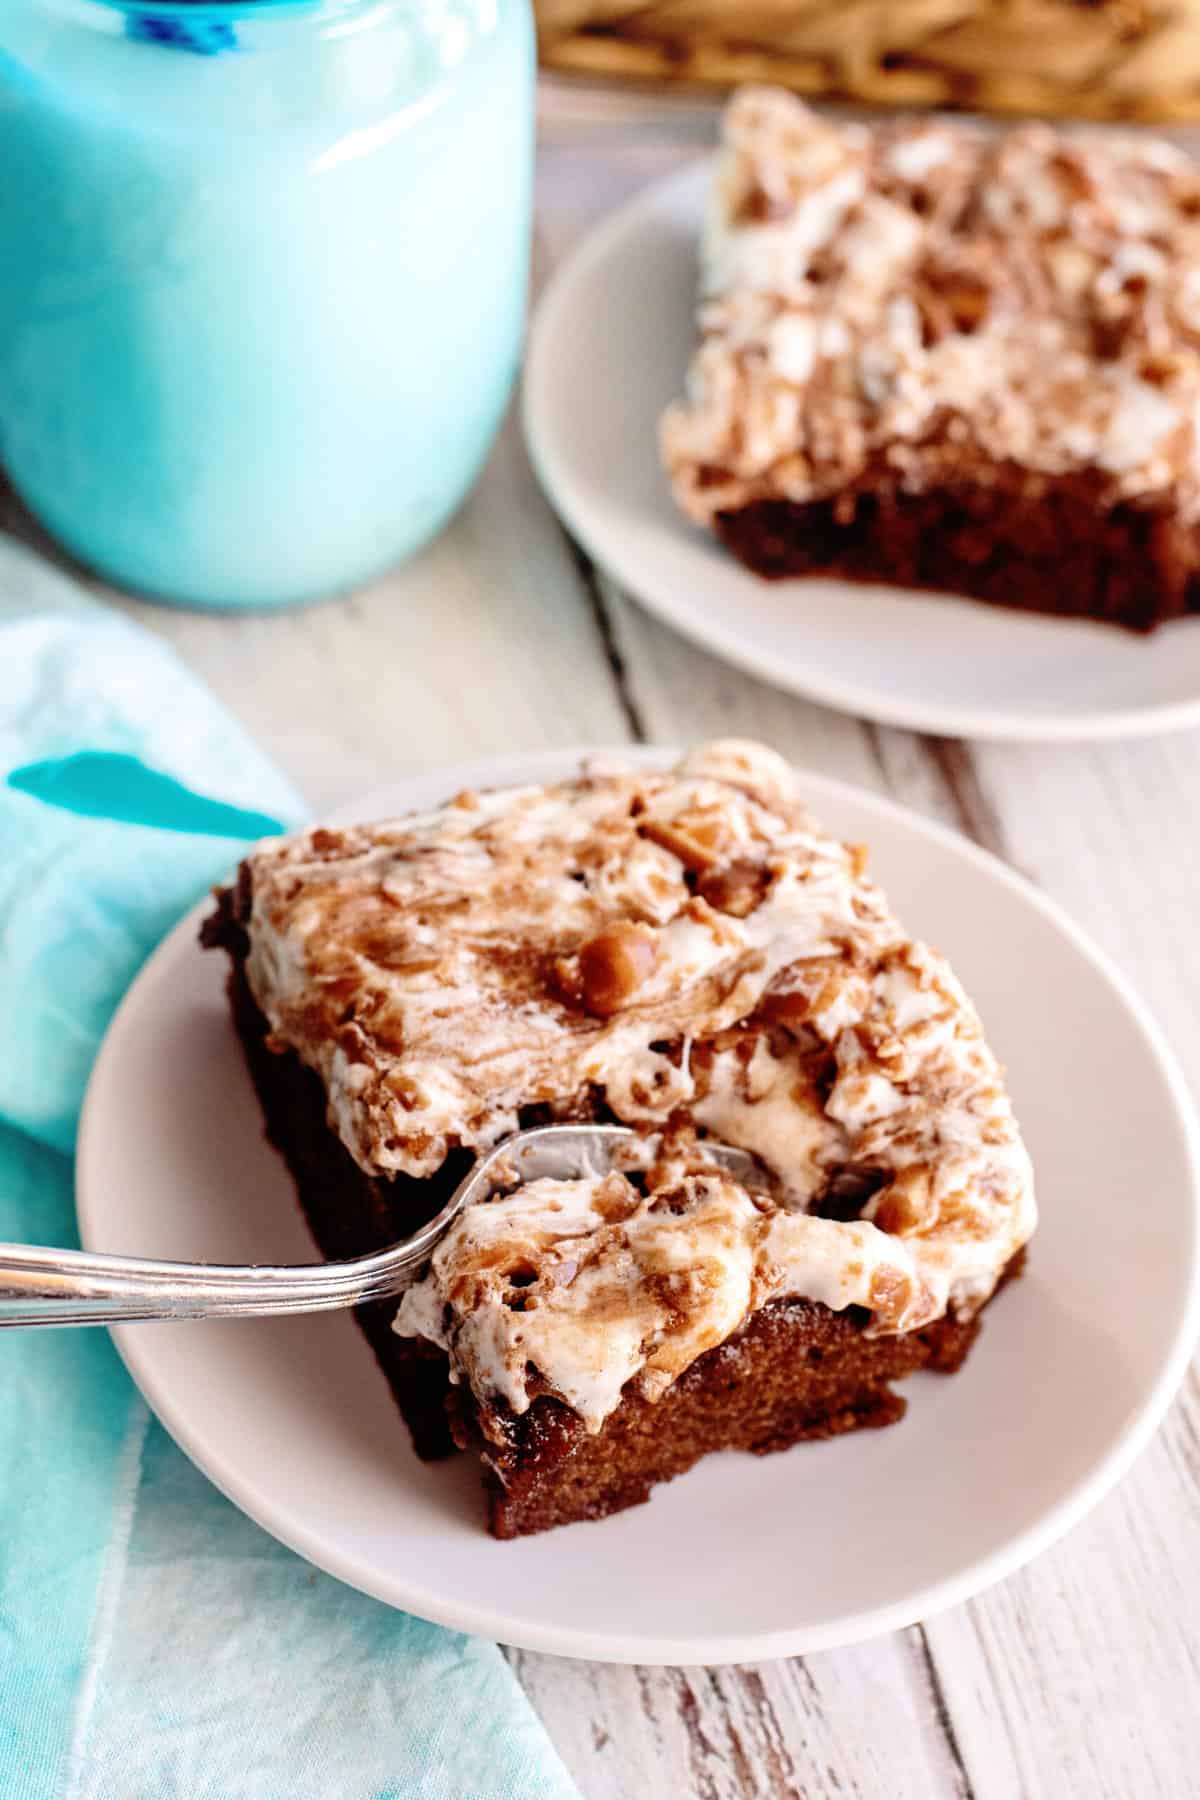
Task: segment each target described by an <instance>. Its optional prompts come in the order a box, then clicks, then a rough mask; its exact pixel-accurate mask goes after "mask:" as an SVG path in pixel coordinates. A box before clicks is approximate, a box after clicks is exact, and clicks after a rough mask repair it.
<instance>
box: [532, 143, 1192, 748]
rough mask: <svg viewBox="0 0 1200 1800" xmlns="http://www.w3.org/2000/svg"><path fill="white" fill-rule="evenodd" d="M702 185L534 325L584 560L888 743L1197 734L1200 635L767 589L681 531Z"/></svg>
mask: <svg viewBox="0 0 1200 1800" xmlns="http://www.w3.org/2000/svg"><path fill="white" fill-rule="evenodd" d="M711 167H712V165H711V163H710V162H708V161H706V162H703V163H700V164H699V165H694V166H692V167H690V168H687V169H685V170H683V171H682V173H679V174H676V175H673V176H671V177H670V178H669V179H668V180H666V181H663V182H660V183H658V184H657V185H656V186H654V187H651V188H649V189H647V191H646V192H645V193H643V194H640V195H639V196H638V197H637V198H636V199H635V200H633V201H632V202H631V203H630V204H628V205H627V206H625V207H623V208H622V209H621V211H619V212H617V213H616V214H614V215H613V217H612V218H610V219H608V220H606V221H605V222H604V223H603V224H602V225H600V226H599V228H598V229H597V230H595V231H593V232H592V233H591V234H590V236H589V237H588V238H587V239H586V240H585V241H584V243H583V244H582V245H581V246H580V247H579V249H578V250H577V251H576V252H575V254H574V255H573V256H572V257H571V258H570V260H569V261H568V262H567V263H566V264H565V265H564V267H563V268H562V269H561V270H560V271H559V272H558V274H557V275H556V276H555V278H554V280H553V281H552V282H551V283H550V286H549V287H548V289H547V290H546V293H545V296H544V297H543V299H542V302H541V304H540V306H539V308H538V311H537V315H536V318H535V320H534V325H533V332H532V337H531V341H530V348H529V355H528V358H527V361H526V369H525V386H524V414H525V431H526V437H527V439H528V443H529V449H530V454H531V456H532V458H533V462H534V466H535V468H536V469H537V471H538V474H539V476H540V478H541V481H542V484H543V486H544V487H545V489H546V491H547V493H548V494H549V496H550V499H551V500H552V502H553V503H554V505H555V507H556V508H557V509H558V511H559V512H560V513H561V515H562V517H563V519H564V520H565V521H566V523H567V525H568V526H569V528H570V530H571V531H572V532H573V533H574V534H575V536H576V537H577V538H578V539H579V541H580V542H581V543H582V544H583V546H584V548H585V549H586V550H587V552H588V554H589V555H590V556H591V557H592V558H593V559H594V560H595V561H596V562H597V563H599V564H600V566H601V567H602V568H604V569H606V570H607V571H608V572H609V573H610V574H611V575H612V576H614V577H615V579H616V580H617V581H618V582H620V583H621V585H622V586H623V587H625V588H627V589H628V590H629V592H630V593H631V594H633V595H634V596H635V597H636V598H637V599H639V600H640V601H642V603H643V604H644V605H645V606H647V607H648V608H649V609H650V611H651V612H654V613H657V614H658V615H659V617H660V618H662V619H665V620H666V622H667V624H668V625H673V626H674V627H675V629H676V630H677V631H681V632H683V633H684V635H685V636H687V637H690V638H694V639H695V640H696V641H697V642H698V643H701V644H704V645H705V646H706V647H707V648H708V649H710V650H714V651H716V653H717V654H718V655H720V656H723V657H725V658H726V659H727V660H728V661H729V662H731V663H735V664H737V665H738V666H739V667H741V668H743V669H747V670H749V672H750V673H751V674H753V675H759V676H761V677H762V678H763V679H764V680H766V681H772V682H774V683H775V684H776V685H777V686H779V687H785V688H792V689H794V690H795V691H796V692H797V693H801V694H807V695H808V696H809V697H810V698H812V699H814V700H821V701H824V702H825V703H826V705H829V706H836V707H840V708H841V709H842V710H843V711H845V712H852V713H858V714H860V715H862V716H863V717H866V718H870V719H878V720H881V721H882V722H883V723H884V724H888V725H902V726H906V727H908V728H910V729H911V730H914V731H929V732H941V733H945V734H946V735H948V736H955V737H979V738H1010V739H1012V738H1019V739H1042V740H1045V739H1051V738H1056V739H1080V738H1102V737H1119V736H1134V735H1138V734H1142V733H1147V732H1155V731H1168V730H1173V729H1175V728H1177V727H1180V726H1184V725H1189V724H1193V723H1195V722H1196V721H1197V720H1200V618H1195V619H1188V620H1183V621H1180V622H1178V623H1176V624H1174V625H1170V626H1167V627H1166V628H1165V629H1164V630H1162V631H1159V632H1158V633H1156V634H1155V635H1154V636H1153V637H1150V638H1148V639H1147V638H1139V637H1135V636H1134V635H1133V634H1131V633H1128V632H1125V631H1120V630H1117V629H1115V628H1114V627H1112V626H1104V625H1092V624H1088V623H1087V622H1085V621H1081V620H1075V621H1064V620H1054V619H1046V618H1037V617H1035V616H1033V615H1031V614H1029V615H1027V614H1021V613H1012V612H1008V611H1006V610H1004V609H999V608H995V607H990V606H988V605H986V604H984V603H983V602H981V601H975V600H963V599H955V598H953V597H951V596H947V595H931V594H917V593H913V592H911V591H906V590H903V589H896V588H886V587H873V586H862V585H858V584H855V583H852V582H844V581H835V580H828V579H820V578H811V579H805V580H796V581H785V582H767V581H763V580H761V579H760V578H759V577H758V576H756V575H752V574H751V573H750V572H749V571H748V570H747V569H744V568H743V567H742V565H741V564H740V563H738V562H737V561H735V559H734V558H733V557H732V556H731V555H730V554H729V553H728V552H727V551H726V550H724V549H722V547H721V546H720V544H718V543H717V542H716V540H715V539H714V538H712V537H710V536H708V535H707V534H706V533H703V532H701V531H699V530H697V529H696V528H695V527H694V526H691V525H689V524H688V523H687V521H686V520H685V519H684V518H683V517H682V515H681V514H680V513H679V512H677V510H676V508H675V506H674V503H673V501H672V499H671V495H670V491H669V488H668V485H667V481H666V477H665V476H664V474H663V472H662V470H661V468H660V466H659V461H658V450H657V441H656V430H657V421H658V417H659V414H660V413H661V412H662V409H663V407H664V406H665V405H666V404H667V402H668V401H669V400H672V399H674V398H675V397H676V396H678V395H679V394H681V393H682V391H683V378H684V369H685V367H686V364H687V359H688V355H689V352H690V349H691V345H692V339H693V307H694V299H695V288H696V259H697V242H698V235H699V230H700V220H701V216H702V212H703V207H704V200H705V194H706V190H707V185H708V181H709V179H710V174H711Z"/></svg>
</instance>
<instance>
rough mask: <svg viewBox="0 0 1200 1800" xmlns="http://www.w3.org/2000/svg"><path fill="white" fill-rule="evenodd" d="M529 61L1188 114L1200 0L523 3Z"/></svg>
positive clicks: (1047, 106)
mask: <svg viewBox="0 0 1200 1800" xmlns="http://www.w3.org/2000/svg"><path fill="white" fill-rule="evenodd" d="M535 3H536V9H537V13H538V27H539V38H540V43H541V53H542V60H543V62H544V63H545V65H546V66H547V67H549V68H553V69H558V70H562V71H564V72H568V73H571V74H575V75H592V76H608V77H616V78H619V79H623V80H636V81H646V82H655V83H659V84H662V83H671V84H677V85H680V86H691V87H721V88H724V87H728V86H731V85H732V84H734V83H736V82H739V81H774V82H780V83H782V84H783V85H784V86H787V87H790V88H794V89H795V91H796V92H797V93H800V94H810V95H825V96H828V97H830V98H834V97H837V98H840V99H844V100H856V101H860V102H861V101H867V102H872V103H878V104H880V105H895V106H963V107H969V108H972V109H974V110H985V111H994V112H1018V113H1044V114H1073V115H1075V116H1076V117H1081V118H1092V119H1152V120H1157V121H1160V122H1163V121H1166V122H1170V121H1177V122H1184V121H1188V120H1196V119H1200V0H658V3H657V4H656V3H655V0H650V4H642V5H638V4H635V3H633V0H590V3H589V0H535Z"/></svg>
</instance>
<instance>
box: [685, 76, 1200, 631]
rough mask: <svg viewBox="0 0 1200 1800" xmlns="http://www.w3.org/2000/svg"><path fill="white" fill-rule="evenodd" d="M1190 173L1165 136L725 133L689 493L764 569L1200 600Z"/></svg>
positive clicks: (1047, 604)
mask: <svg viewBox="0 0 1200 1800" xmlns="http://www.w3.org/2000/svg"><path fill="white" fill-rule="evenodd" d="M1198 257H1200V169H1197V167H1196V165H1195V163H1194V162H1193V161H1192V160H1191V159H1190V158H1189V157H1187V156H1186V155H1184V154H1183V153H1182V152H1181V151H1179V150H1176V149H1174V148H1173V147H1172V146H1171V145H1169V144H1166V143H1163V142H1159V141H1156V140H1154V139H1152V138H1135V137H1133V136H1123V137H1122V136H1107V135H1106V136H1101V135H1098V134H1092V135H1088V136H1083V135H1080V134H1077V133H1076V134H1070V133H1063V132H1059V131H1055V130H1053V129H1051V128H1050V127H1048V126H1045V125H1030V126H1023V127H1020V128H1017V129H1014V130H1009V131H1005V132H1001V133H998V134H993V135H988V134H985V133H984V132H982V131H981V130H979V129H978V128H975V127H972V126H968V125H964V124H959V123H951V122H948V121H946V120H944V119H942V120H937V119H934V120H913V119H907V120H905V119H900V120H895V121H889V122H887V123H883V124H876V125H870V126H868V125H861V124H847V123H833V122H831V121H829V120H826V119H823V118H821V117H819V116H818V115H817V114H815V113H813V112H811V111H809V109H808V108H806V107H805V106H804V105H803V104H802V103H801V102H800V101H799V100H796V99H794V98H793V97H792V96H791V95H789V94H785V93H783V92H780V91H777V90H774V89H769V88H751V89H745V90H743V91H742V92H741V93H739V94H738V95H736V96H735V97H734V99H733V100H732V101H731V103H730V105H729V108H728V111H727V113H726V117H725V128H724V147H723V150H722V154H721V158H720V163H719V172H718V176H717V180H716V182H715V184H714V189H713V194H712V200H711V206H710V213H709V219H708V225H707V230H706V235H705V240H704V244H703V248H702V257H701V262H702V281H701V290H702V291H701V301H700V307H699V316H698V324H699V343H698V345H697V348H696V350H695V353H694V355H693V358H692V362H691V367H690V370H689V375H688V392H687V395H686V397H685V398H684V399H682V400H681V401H679V402H678V403H677V404H675V405H673V406H672V407H670V408H669V410H668V411H667V413H666V415H665V417H664V419H663V422H662V433H661V435H662V451H663V457H664V460H665V463H666V466H667V469H668V471H669V473H670V476H671V481H672V485H673V488H674V492H675V496H676V499H677V500H678V503H679V505H680V506H681V507H682V508H683V510H684V511H685V512H686V514H687V515H688V517H689V518H691V519H692V520H694V521H695V522H696V523H697V524H699V525H702V526H706V527H709V528H711V529H713V530H714V531H716V532H717V533H718V535H719V536H720V537H721V538H722V539H723V540H724V542H725V543H726V544H727V545H728V546H729V548H730V549H731V550H732V551H733V552H734V553H735V554H736V555H737V556H738V557H740V558H741V560H742V561H743V562H745V563H746V564H748V565H749V567H750V568H752V569H754V570H755V571H757V572H758V573H759V574H762V575H766V576H787V575H810V574H822V573H824V574H835V575H842V576H848V577H851V578H854V579H862V580H871V581H881V582H887V583H891V584H895V585H899V586H904V587H924V588H938V589H944V590H948V591H950V592H952V593H958V594H964V595H969V596H974V597H976V598H979V599H983V600H988V601H991V602H993V603H995V604H999V605H1004V606H1011V607H1022V608H1027V609H1031V610H1034V611H1039V612H1049V613H1058V614H1067V615H1073V616H1077V617H1082V618H1091V619H1099V620H1108V621H1111V622H1114V623H1117V624H1120V625H1125V626H1128V627H1131V628H1133V629H1135V630H1149V629H1150V628H1151V627H1153V626H1155V625H1157V624H1159V623H1161V622H1162V621H1163V620H1166V619H1170V618H1174V617H1177V616H1179V615H1181V614H1184V613H1189V612H1195V611H1197V610H1200V438H1198V435H1197V417H1198V408H1200V277H1198V275H1197V267H1198V262H1197V259H1198Z"/></svg>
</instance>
